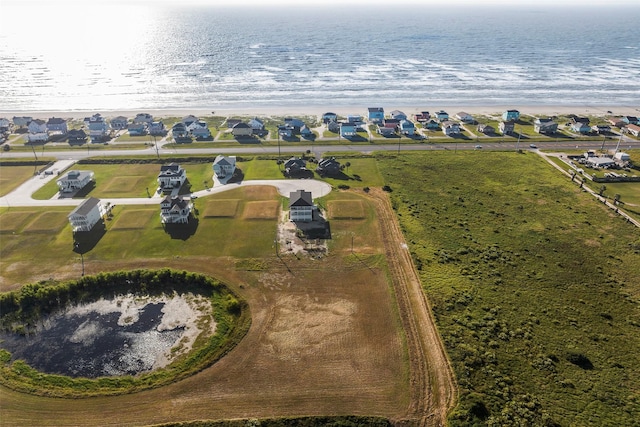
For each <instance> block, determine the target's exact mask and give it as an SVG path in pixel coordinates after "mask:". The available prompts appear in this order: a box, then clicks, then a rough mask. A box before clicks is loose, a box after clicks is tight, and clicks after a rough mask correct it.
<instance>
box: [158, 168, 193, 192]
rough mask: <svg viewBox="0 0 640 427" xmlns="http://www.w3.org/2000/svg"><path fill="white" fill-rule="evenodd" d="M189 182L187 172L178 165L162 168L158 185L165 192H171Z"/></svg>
mask: <svg viewBox="0 0 640 427" xmlns="http://www.w3.org/2000/svg"><path fill="white" fill-rule="evenodd" d="M186 180H187V172H186V171H185V170H184V169H183V168H182V167H181V166H180V165H179V164H177V163H170V164H168V165H162V166H160V173H159V174H158V185H159V187H160V189H161V190H162V191H163V192H171V191H173V190H174V189H176V188H180V187H182V185H183V184H184V183H185V182H186Z"/></svg>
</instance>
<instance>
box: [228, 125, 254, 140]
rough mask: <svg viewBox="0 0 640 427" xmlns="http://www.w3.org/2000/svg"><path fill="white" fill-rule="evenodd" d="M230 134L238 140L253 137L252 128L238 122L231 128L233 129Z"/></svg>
mask: <svg viewBox="0 0 640 427" xmlns="http://www.w3.org/2000/svg"><path fill="white" fill-rule="evenodd" d="M231 133H232V134H233V136H235V137H236V138H238V137H240V138H242V137H248V136H251V135H253V128H252V127H251V126H249V124H248V123H245V122H240V123H236V124H235V125H234V126H233V128H232V129H231Z"/></svg>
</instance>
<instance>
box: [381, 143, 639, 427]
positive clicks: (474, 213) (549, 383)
mask: <svg viewBox="0 0 640 427" xmlns="http://www.w3.org/2000/svg"><path fill="white" fill-rule="evenodd" d="M380 170H381V171H383V174H384V176H385V178H386V180H387V183H388V185H390V186H391V188H392V190H393V192H392V193H391V195H392V201H393V204H394V208H395V209H396V212H397V215H398V217H399V219H400V223H401V226H402V227H403V230H404V233H405V235H406V238H407V241H408V243H409V246H410V250H411V253H412V256H413V258H414V261H415V264H416V266H417V268H418V269H419V272H420V274H421V278H422V282H423V286H424V290H425V292H426V293H427V295H428V296H429V298H430V300H431V301H432V303H433V310H434V313H435V316H436V319H437V323H438V327H439V329H440V332H441V334H442V337H443V339H444V341H445V345H446V347H447V350H448V352H449V355H450V357H451V360H452V362H453V366H454V369H455V372H456V376H457V379H458V382H459V387H460V403H459V405H458V407H457V408H456V409H455V410H454V412H453V413H452V414H451V416H450V424H451V425H452V426H468V425H505V426H506V425H562V426H565V425H566V426H568V425H575V426H603V425H612V426H613V425H615V426H622V425H624V426H632V425H637V422H638V420H639V419H640V368H639V366H640V329H639V326H640V231H639V230H638V229H637V228H635V227H634V226H632V225H630V224H628V223H626V222H624V221H623V220H622V219H620V217H619V216H617V215H616V214H614V213H613V212H612V211H611V210H610V209H607V208H605V207H604V206H603V205H602V204H601V203H598V202H597V201H595V200H594V199H593V197H592V196H591V195H588V194H585V193H583V192H582V191H581V190H580V189H579V188H578V186H577V185H576V184H575V183H571V182H570V179H568V178H566V177H563V176H562V175H561V174H560V173H559V172H558V171H557V170H555V169H554V168H553V167H551V166H550V165H548V164H547V163H546V162H544V160H542V159H541V158H539V157H538V156H536V155H535V154H533V153H524V154H517V153H493V152H492V153H480V152H474V153H464V154H454V153H451V152H449V153H446V152H438V153H429V154H419V153H411V155H402V156H400V157H396V158H392V157H384V158H383V157H381V158H380Z"/></svg>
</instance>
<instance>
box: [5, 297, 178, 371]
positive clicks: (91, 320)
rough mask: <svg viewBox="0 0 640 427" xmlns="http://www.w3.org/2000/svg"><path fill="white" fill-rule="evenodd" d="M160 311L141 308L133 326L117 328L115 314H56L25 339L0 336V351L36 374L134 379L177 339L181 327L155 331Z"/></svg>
mask: <svg viewBox="0 0 640 427" xmlns="http://www.w3.org/2000/svg"><path fill="white" fill-rule="evenodd" d="M164 306H165V304H164V303H162V302H160V303H150V304H147V305H144V306H143V307H142V308H140V309H138V311H137V320H134V321H129V322H126V323H125V324H123V322H120V324H118V319H120V318H121V316H122V313H121V312H117V311H116V312H106V313H105V312H99V311H86V312H80V313H77V312H76V313H75V314H74V313H69V312H65V313H58V314H55V315H52V316H50V317H48V318H47V319H45V320H44V322H43V325H42V327H41V328H40V330H39V331H38V332H37V333H35V334H33V335H30V336H20V335H17V334H10V333H6V332H0V348H4V349H6V350H8V351H10V352H11V354H12V356H13V359H14V360H16V359H22V360H24V361H25V362H27V363H28V364H29V365H30V366H32V367H33V368H35V369H37V370H39V371H41V372H46V373H53V374H62V375H67V376H70V377H88V378H95V377H100V376H118V375H134V374H137V373H140V372H144V371H149V370H152V369H154V367H155V366H156V364H157V360H158V358H162V355H163V354H164V353H165V352H166V351H167V350H169V349H170V348H171V347H172V346H173V345H174V344H175V343H176V342H177V341H178V340H179V339H180V337H181V336H182V333H183V331H184V327H176V328H174V329H171V330H163V331H159V330H158V326H159V325H160V323H161V321H162V317H163V312H162V309H163V307H164ZM161 329H162V328H161Z"/></svg>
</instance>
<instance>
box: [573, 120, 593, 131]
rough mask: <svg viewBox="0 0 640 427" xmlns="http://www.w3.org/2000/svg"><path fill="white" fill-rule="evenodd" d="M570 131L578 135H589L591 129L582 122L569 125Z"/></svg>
mask: <svg viewBox="0 0 640 427" xmlns="http://www.w3.org/2000/svg"><path fill="white" fill-rule="evenodd" d="M571 130H572V131H574V132H578V133H590V132H591V127H590V126H589V125H588V124H585V123H582V122H575V123H571Z"/></svg>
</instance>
